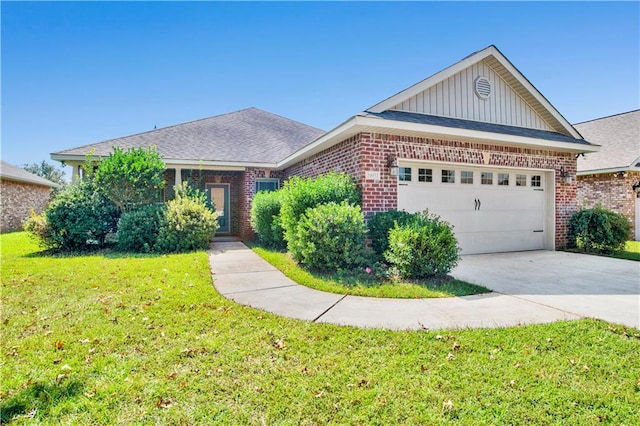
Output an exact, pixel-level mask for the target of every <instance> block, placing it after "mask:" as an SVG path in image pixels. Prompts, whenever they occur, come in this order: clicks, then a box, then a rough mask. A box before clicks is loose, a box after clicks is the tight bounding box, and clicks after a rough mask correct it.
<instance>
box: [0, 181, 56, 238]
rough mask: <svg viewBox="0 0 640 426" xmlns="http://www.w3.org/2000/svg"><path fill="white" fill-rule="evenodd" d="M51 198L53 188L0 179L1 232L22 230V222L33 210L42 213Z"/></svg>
mask: <svg viewBox="0 0 640 426" xmlns="http://www.w3.org/2000/svg"><path fill="white" fill-rule="evenodd" d="M50 198H51V188H50V187H48V186H42V185H34V184H29V183H23V182H15V181H12V180H6V179H0V200H1V202H2V204H1V205H2V213H1V214H0V219H1V220H0V232H9V231H16V230H18V229H22V221H23V220H25V219H26V218H28V217H29V214H30V212H31V209H34V210H35V211H36V213H38V214H39V213H42V212H43V211H44V209H45V208H46V207H47V204H48V203H49V200H50Z"/></svg>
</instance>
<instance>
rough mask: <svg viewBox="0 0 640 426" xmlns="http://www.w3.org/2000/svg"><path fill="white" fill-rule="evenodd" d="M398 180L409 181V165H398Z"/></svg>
mask: <svg viewBox="0 0 640 426" xmlns="http://www.w3.org/2000/svg"><path fill="white" fill-rule="evenodd" d="M398 180H399V181H400V182H411V167H398Z"/></svg>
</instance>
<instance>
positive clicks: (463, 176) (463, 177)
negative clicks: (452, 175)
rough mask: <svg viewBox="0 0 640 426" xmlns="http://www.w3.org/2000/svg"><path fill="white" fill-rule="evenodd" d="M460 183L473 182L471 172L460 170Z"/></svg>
mask: <svg viewBox="0 0 640 426" xmlns="http://www.w3.org/2000/svg"><path fill="white" fill-rule="evenodd" d="M460 183H473V172H468V171H461V172H460Z"/></svg>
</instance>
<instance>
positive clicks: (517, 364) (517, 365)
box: [514, 362, 522, 368]
mask: <svg viewBox="0 0 640 426" xmlns="http://www.w3.org/2000/svg"><path fill="white" fill-rule="evenodd" d="M514 367H515V368H520V367H522V364H520V363H519V362H516V365H514Z"/></svg>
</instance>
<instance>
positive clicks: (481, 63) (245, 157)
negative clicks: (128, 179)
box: [51, 46, 598, 254]
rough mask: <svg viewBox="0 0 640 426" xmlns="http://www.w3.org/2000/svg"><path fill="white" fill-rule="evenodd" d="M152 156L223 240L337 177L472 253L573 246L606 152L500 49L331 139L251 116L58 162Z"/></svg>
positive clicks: (362, 116) (367, 206)
mask: <svg viewBox="0 0 640 426" xmlns="http://www.w3.org/2000/svg"><path fill="white" fill-rule="evenodd" d="M198 123H201V124H202V125H199V124H198ZM151 145H155V146H157V148H158V151H159V152H160V154H161V155H162V157H163V158H164V159H165V162H166V163H167V167H168V171H167V178H168V181H169V184H172V183H179V182H180V181H182V180H184V179H193V180H194V181H195V182H198V183H199V184H200V185H201V187H203V188H205V189H206V190H207V192H208V193H209V194H210V196H211V197H212V198H213V199H214V201H215V203H216V206H217V209H218V210H220V209H222V207H220V206H223V207H224V209H226V210H224V218H230V219H231V220H230V222H231V223H230V225H229V224H226V226H225V225H224V224H223V226H222V228H221V230H222V232H223V233H224V232H228V233H232V234H238V235H240V236H241V237H243V238H248V237H250V236H251V228H250V224H249V209H250V206H251V200H252V198H253V194H255V192H256V190H259V189H273V188H277V187H278V186H279V185H280V183H281V181H282V180H283V179H286V178H288V177H290V176H293V175H301V176H317V175H319V174H322V173H326V172H328V171H331V170H337V171H344V172H347V173H349V174H351V175H352V176H353V177H354V179H355V181H356V182H357V183H358V185H359V186H360V187H361V189H362V209H363V211H364V213H365V214H366V215H367V217H369V216H370V215H371V214H373V213H375V212H381V211H386V210H390V209H405V210H408V211H422V210H425V209H429V211H431V212H433V213H437V214H439V215H440V216H442V217H443V218H444V219H445V220H447V221H449V222H451V223H452V224H453V225H454V226H455V228H454V232H455V233H456V236H457V237H458V240H459V242H460V245H461V247H462V249H463V253H465V254H470V253H488V252H501V251H515V250H535V249H549V250H553V249H555V248H556V247H563V246H565V245H566V234H567V225H568V221H569V219H570V217H571V215H572V214H573V213H574V212H575V211H576V191H577V186H576V156H577V155H578V154H580V153H585V152H586V153H590V152H595V151H597V150H598V147H597V146H595V145H593V144H590V143H589V142H587V141H586V140H584V139H583V138H582V136H581V135H580V133H578V132H577V131H576V129H574V128H573V127H572V126H571V124H569V123H568V122H567V120H566V119H565V118H564V117H563V116H562V115H561V114H560V113H559V112H558V111H557V110H556V109H555V108H554V107H553V105H551V104H550V103H549V101H548V100H547V99H546V98H545V97H544V96H542V94H540V92H538V90H537V89H536V88H535V87H534V86H533V85H532V84H531V83H530V82H529V80H527V79H526V78H525V77H524V76H523V75H522V74H521V73H520V71H518V70H517V69H516V68H515V67H514V66H513V65H512V64H511V62H509V61H508V60H507V59H506V58H505V57H504V56H503V55H502V53H501V52H500V51H499V50H498V49H497V48H496V47H495V46H489V47H487V48H486V49H483V50H481V51H479V52H476V53H474V54H472V55H470V56H468V57H467V58H465V59H463V60H462V61H460V62H458V63H456V64H454V65H452V66H451V67H449V68H446V69H445V70H443V71H440V72H438V73H437V74H434V75H432V76H431V77H429V78H427V79H426V80H423V81H421V82H419V83H417V84H416V85H414V86H411V87H410V88H408V89H406V90H403V91H401V92H399V93H397V94H396V95H394V96H392V97H390V98H388V99H386V100H384V101H382V102H380V103H378V104H376V105H374V106H372V107H371V108H369V109H367V110H365V111H364V112H362V113H359V114H357V115H355V116H353V117H350V118H349V119H347V120H346V121H344V122H343V123H342V124H340V125H339V126H338V127H336V128H334V129H333V130H331V131H329V132H326V133H325V132H322V131H320V130H318V129H315V128H312V127H309V126H305V125H303V124H300V123H296V122H294V121H291V120H287V119H285V118H282V117H279V116H275V115H273V114H270V113H267V112H264V111H260V110H257V109H253V108H250V109H247V110H242V111H238V112H234V113H230V114H225V115H221V116H217V117H212V118H209V119H205V120H200V121H195V122H191V123H186V124H181V125H177V126H173V127H168V128H165V129H159V130H154V131H151V132H147V133H142V134H139V135H133V136H128V137H124V138H119V139H114V140H110V141H106V142H101V143H97V144H92V145H87V146H84V147H80V148H73V149H70V150H66V151H61V152H57V153H54V154H52V156H51V157H52V158H53V159H54V160H59V161H64V162H66V163H67V164H71V165H73V166H74V167H78V166H79V165H80V164H81V162H82V161H83V159H84V156H85V154H87V153H88V152H90V151H91V150H93V153H94V155H96V156H105V155H108V154H109V152H110V151H111V149H112V147H113V146H120V147H123V148H127V147H134V146H136V147H137V146H151ZM176 170H177V171H178V173H176V172H175V171H176ZM167 195H170V194H167ZM224 220H225V219H223V222H224Z"/></svg>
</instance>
